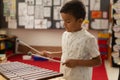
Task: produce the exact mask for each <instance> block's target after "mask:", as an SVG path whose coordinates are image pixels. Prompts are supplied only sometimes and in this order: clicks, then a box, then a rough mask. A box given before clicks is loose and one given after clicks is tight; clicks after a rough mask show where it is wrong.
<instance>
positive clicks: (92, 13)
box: [89, 0, 110, 30]
mask: <svg viewBox="0 0 120 80" xmlns="http://www.w3.org/2000/svg"><path fill="white" fill-rule="evenodd" d="M109 14H110V0H90V9H89V21H90V24H89V26H90V29H95V30H108V28H109V17H110V16H109Z"/></svg>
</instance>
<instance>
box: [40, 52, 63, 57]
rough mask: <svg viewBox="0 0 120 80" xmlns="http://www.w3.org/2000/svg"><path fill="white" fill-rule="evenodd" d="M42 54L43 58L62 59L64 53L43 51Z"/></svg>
mask: <svg viewBox="0 0 120 80" xmlns="http://www.w3.org/2000/svg"><path fill="white" fill-rule="evenodd" d="M42 54H43V56H46V57H51V58H55V57H56V58H61V55H62V51H58V52H50V51H42Z"/></svg>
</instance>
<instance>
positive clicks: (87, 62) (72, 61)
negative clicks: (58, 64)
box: [63, 56, 102, 68]
mask: <svg viewBox="0 0 120 80" xmlns="http://www.w3.org/2000/svg"><path fill="white" fill-rule="evenodd" d="M101 63H102V60H101V56H97V57H95V58H93V59H90V60H78V59H69V60H67V61H66V62H65V63H63V65H66V66H67V67H71V68H73V67H77V66H86V67H92V66H97V65H100V64H101Z"/></svg>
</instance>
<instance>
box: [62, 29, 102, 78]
mask: <svg viewBox="0 0 120 80" xmlns="http://www.w3.org/2000/svg"><path fill="white" fill-rule="evenodd" d="M98 55H100V53H99V49H98V45H97V40H96V38H95V37H94V36H93V35H92V34H90V33H89V32H88V31H87V30H85V29H82V30H80V31H77V32H67V31H65V32H64V33H63V36H62V57H61V61H62V62H65V61H66V60H67V59H82V60H89V59H92V58H93V57H97V56H98ZM60 71H61V72H62V73H63V74H64V78H65V79H66V80H92V67H80V66H78V67H75V68H68V67H66V66H65V65H61V67H60Z"/></svg>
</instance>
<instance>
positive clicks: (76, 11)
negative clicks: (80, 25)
mask: <svg viewBox="0 0 120 80" xmlns="http://www.w3.org/2000/svg"><path fill="white" fill-rule="evenodd" d="M60 13H67V14H70V15H72V16H73V17H75V18H76V20H77V19H80V18H81V19H83V20H84V19H85V16H86V10H85V6H84V4H83V3H82V2H81V1H79V0H72V1H69V2H67V3H66V4H65V5H64V6H63V7H62V8H61V10H60Z"/></svg>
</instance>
